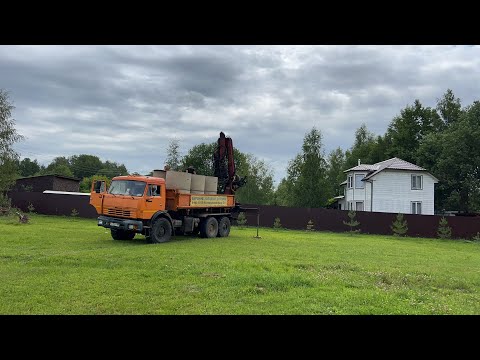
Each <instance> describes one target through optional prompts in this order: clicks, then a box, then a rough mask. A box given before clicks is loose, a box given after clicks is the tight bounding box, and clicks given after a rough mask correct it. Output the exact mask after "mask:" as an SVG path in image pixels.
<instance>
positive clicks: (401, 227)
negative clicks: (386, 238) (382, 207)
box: [390, 213, 408, 236]
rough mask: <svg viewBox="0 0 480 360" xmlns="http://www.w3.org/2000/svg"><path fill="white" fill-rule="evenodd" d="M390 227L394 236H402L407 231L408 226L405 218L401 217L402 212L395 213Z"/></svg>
mask: <svg viewBox="0 0 480 360" xmlns="http://www.w3.org/2000/svg"><path fill="white" fill-rule="evenodd" d="M390 228H391V229H392V231H393V235H395V236H403V235H405V234H406V233H407V230H408V226H407V220H404V219H403V214H400V213H399V214H397V218H396V219H395V221H394V222H393V223H392V225H391V226H390Z"/></svg>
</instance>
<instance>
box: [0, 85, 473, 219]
mask: <svg viewBox="0 0 480 360" xmlns="http://www.w3.org/2000/svg"><path fill="white" fill-rule="evenodd" d="M12 109H13V105H12V104H11V102H10V101H9V99H8V94H7V93H6V92H5V91H2V90H0V193H2V194H5V192H6V190H8V188H9V186H11V184H12V183H13V182H14V181H15V178H16V177H18V176H23V177H26V176H32V175H48V174H56V175H64V176H71V177H76V178H79V179H82V181H81V185H80V188H81V191H85V192H88V191H89V189H90V186H91V182H92V180H93V179H94V178H103V179H107V180H110V179H111V178H112V177H114V176H117V175H127V174H129V172H128V170H127V168H126V167H125V165H123V164H118V163H116V162H111V161H108V160H107V161H105V162H102V161H101V160H100V159H99V158H98V157H97V156H95V155H88V154H80V155H73V156H70V157H56V158H55V159H53V160H52V161H51V162H50V164H48V165H47V166H43V165H40V164H39V163H38V162H37V160H35V159H34V160H32V159H30V158H24V159H23V160H21V161H20V160H19V159H20V157H19V154H17V153H16V152H15V151H13V149H12V145H13V144H14V143H15V142H18V141H21V140H22V139H23V137H22V136H21V135H20V134H18V133H17V132H16V130H15V127H14V124H15V122H14V120H13V119H12V118H11V111H12ZM478 139H480V103H479V102H478V101H475V102H473V103H472V104H470V105H468V106H465V107H462V105H461V101H460V99H459V98H457V97H455V95H454V94H453V91H452V90H450V89H448V90H447V91H446V92H445V94H443V96H442V97H441V98H439V99H437V103H436V106H435V107H434V108H431V107H426V106H424V105H422V104H421V102H420V100H418V99H416V100H415V101H414V102H413V104H411V105H407V106H406V107H405V108H404V109H401V110H400V112H399V114H398V115H397V116H395V117H394V118H393V119H392V120H391V122H390V124H389V125H388V128H387V130H386V132H385V133H384V134H383V135H375V134H373V133H372V132H370V131H369V130H368V129H367V126H366V125H365V124H362V125H361V126H360V127H359V128H358V129H356V131H355V139H354V143H353V144H352V146H351V147H350V148H349V149H346V150H345V151H344V150H342V149H341V148H340V147H338V148H336V149H334V150H333V151H331V152H330V153H328V154H326V152H325V148H324V144H323V134H322V131H321V130H320V129H318V128H316V127H313V128H312V129H311V130H310V131H308V132H307V133H306V134H305V136H304V138H303V143H302V145H301V148H300V151H299V152H298V153H297V154H296V155H295V156H294V157H293V158H292V159H291V160H290V161H289V162H288V166H287V169H286V173H287V175H286V177H284V178H282V179H281V181H280V183H279V185H278V186H277V187H276V188H275V186H274V182H273V169H272V167H271V166H270V165H269V164H268V163H266V162H265V161H264V160H261V159H258V158H257V157H256V156H254V155H253V154H251V153H244V152H241V151H240V150H238V149H236V148H234V157H235V163H236V169H237V173H238V174H239V175H241V176H246V177H247V183H246V185H245V186H243V187H241V188H240V189H239V190H238V191H237V201H238V202H241V203H245V204H259V205H262V204H263V205H283V206H294V207H324V206H329V205H330V204H331V203H332V202H333V201H334V197H335V196H337V195H341V194H340V191H341V188H340V183H341V182H343V181H345V179H346V176H345V173H344V171H345V170H347V169H349V168H351V167H354V166H356V165H357V161H358V159H361V162H362V163H364V164H374V163H376V162H380V161H383V160H386V159H389V158H392V157H398V158H401V159H403V160H406V161H409V162H412V163H414V164H417V165H419V166H422V167H424V168H425V169H427V170H428V171H429V172H431V173H432V174H433V175H434V176H435V177H437V178H438V179H439V180H440V182H439V183H438V184H437V185H436V192H435V208H436V209H437V211H442V210H459V211H463V212H470V211H478V210H480V185H479V180H480V141H478ZM215 146H216V142H212V143H201V144H198V145H195V146H193V147H192V148H191V149H189V150H188V151H187V152H186V154H185V155H184V156H181V155H180V143H179V141H178V140H171V141H170V143H169V144H168V147H167V149H166V160H165V165H168V166H170V168H171V169H172V170H179V171H183V170H184V169H186V168H187V167H188V166H193V167H194V168H195V169H196V172H197V174H203V175H209V176H212V175H213V164H212V156H213V153H214V150H215ZM146 175H148V174H146ZM0 200H1V199H0Z"/></svg>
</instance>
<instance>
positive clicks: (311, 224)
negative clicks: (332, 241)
mask: <svg viewBox="0 0 480 360" xmlns="http://www.w3.org/2000/svg"><path fill="white" fill-rule="evenodd" d="M314 230H315V228H314V226H313V221H312V220H311V219H310V220H308V223H307V231H314Z"/></svg>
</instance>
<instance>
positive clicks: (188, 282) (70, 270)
mask: <svg viewBox="0 0 480 360" xmlns="http://www.w3.org/2000/svg"><path fill="white" fill-rule="evenodd" d="M259 234H260V236H261V239H256V238H254V236H255V235H256V229H255V228H244V229H239V228H236V227H234V228H232V231H231V233H230V236H229V237H228V238H216V239H201V238H191V237H184V236H177V237H175V238H173V240H172V241H170V242H168V243H164V244H158V245H150V244H147V243H146V242H145V240H144V237H143V236H141V235H137V236H136V237H135V239H134V240H132V241H114V240H112V238H111V237H110V233H109V231H107V230H106V229H104V228H101V227H98V226H97V225H96V221H95V220H94V219H93V220H92V219H74V218H69V217H56V216H42V215H33V216H32V217H31V220H30V223H29V224H18V223H17V222H16V220H15V219H9V218H6V217H0V299H1V302H0V314H480V301H479V300H480V296H479V295H480V291H479V289H480V244H479V243H472V242H465V241H459V240H439V239H420V238H395V237H393V236H380V235H353V236H349V235H345V234H338V233H328V232H305V231H293V230H273V229H265V228H261V229H260V232H259Z"/></svg>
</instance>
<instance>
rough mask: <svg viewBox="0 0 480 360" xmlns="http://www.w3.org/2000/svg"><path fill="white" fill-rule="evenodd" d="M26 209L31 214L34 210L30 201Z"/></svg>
mask: <svg viewBox="0 0 480 360" xmlns="http://www.w3.org/2000/svg"><path fill="white" fill-rule="evenodd" d="M27 209H28V212H29V213H30V214H33V213H34V212H35V206H33V204H32V203H30V204H28V206H27Z"/></svg>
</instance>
